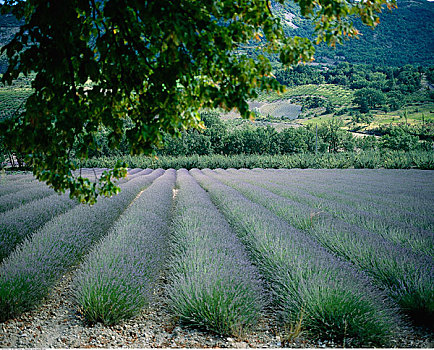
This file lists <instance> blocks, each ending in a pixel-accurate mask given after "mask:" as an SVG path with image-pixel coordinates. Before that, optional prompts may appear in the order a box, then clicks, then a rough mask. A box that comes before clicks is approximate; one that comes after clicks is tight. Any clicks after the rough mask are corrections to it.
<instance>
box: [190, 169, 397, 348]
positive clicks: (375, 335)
mask: <svg viewBox="0 0 434 350" xmlns="http://www.w3.org/2000/svg"><path fill="white" fill-rule="evenodd" d="M191 173H192V174H193V176H194V177H195V178H196V179H197V180H198V181H199V183H200V184H201V185H202V186H203V187H204V188H205V189H206V190H207V191H208V192H209V193H210V195H211V197H212V199H213V201H214V202H215V203H216V204H217V206H218V207H219V208H220V209H221V210H222V211H223V213H224V214H225V216H226V217H227V219H228V220H229V221H230V222H231V224H232V225H233V226H234V227H235V228H236V229H237V232H238V234H239V237H241V239H242V241H243V242H244V244H245V246H246V247H248V249H249V252H250V254H251V258H252V259H253V260H254V261H255V264H256V265H257V266H258V268H259V269H260V271H261V272H262V274H263V276H264V277H265V278H266V279H267V282H268V284H269V286H270V289H271V292H272V295H273V300H274V302H275V304H276V307H278V308H279V310H280V315H281V317H282V320H283V322H285V323H290V324H294V323H297V322H300V321H301V324H302V329H303V331H304V332H306V333H308V334H309V335H310V336H312V337H313V338H327V339H333V340H335V341H338V342H342V343H345V344H347V345H352V346H362V345H363V346H373V345H386V344H387V343H388V342H389V340H390V337H391V336H392V334H394V332H395V331H396V325H397V324H398V323H399V321H398V319H397V317H396V315H397V312H396V309H395V307H393V306H392V304H391V302H390V301H388V300H387V298H386V297H385V296H384V295H383V294H382V293H381V292H380V291H379V290H378V289H375V288H374V287H372V285H371V283H372V281H371V280H370V279H368V278H367V277H366V276H365V275H364V274H362V273H360V272H358V271H356V270H354V269H353V268H352V266H351V265H350V264H347V263H345V262H343V261H341V260H340V259H338V258H336V257H335V256H333V255H331V254H329V253H328V252H327V251H326V250H325V249H324V248H322V247H321V246H320V245H318V244H317V243H316V242H315V241H314V240H312V239H310V238H309V237H308V236H306V235H305V234H303V233H302V232H300V231H298V230H296V229H295V228H294V227H292V226H290V225H288V223H286V222H285V221H283V220H281V219H279V218H278V217H276V216H275V215H273V214H272V213H271V212H270V211H268V210H267V209H265V208H264V207H262V206H260V205H258V204H256V203H253V202H251V201H249V200H247V199H246V198H245V197H243V196H242V195H241V194H240V193H239V192H237V191H236V190H234V189H232V188H230V187H228V186H225V185H224V184H222V183H221V182H218V181H217V180H215V179H213V178H211V177H209V176H205V175H204V174H203V173H201V172H200V171H198V170H191ZM253 214H254V215H253Z"/></svg>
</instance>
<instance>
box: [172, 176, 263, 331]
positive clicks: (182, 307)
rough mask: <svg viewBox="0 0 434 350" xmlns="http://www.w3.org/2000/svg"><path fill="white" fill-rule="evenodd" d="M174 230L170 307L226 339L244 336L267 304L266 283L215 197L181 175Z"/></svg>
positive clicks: (185, 319)
mask: <svg viewBox="0 0 434 350" xmlns="http://www.w3.org/2000/svg"><path fill="white" fill-rule="evenodd" d="M177 185H178V187H179V192H178V194H177V197H176V198H177V200H176V210H175V218H174V223H173V227H172V230H171V231H172V249H171V250H172V251H173V253H174V254H173V256H172V258H171V259H170V262H169V267H170V274H169V280H170V286H169V288H168V295H169V299H170V308H171V310H172V312H173V314H174V316H175V317H179V319H180V320H181V322H183V323H185V324H188V325H192V326H197V327H201V328H205V329H208V330H211V331H214V332H217V333H219V334H222V335H233V334H239V333H240V332H241V331H242V330H243V329H246V328H248V327H249V326H251V325H252V324H255V322H256V321H257V320H258V317H259V316H260V314H261V310H262V308H263V306H264V297H263V291H262V288H261V282H260V279H259V276H258V273H257V272H256V270H255V268H254V267H253V266H252V265H251V263H250V262H249V259H248V256H247V254H246V251H245V249H244V247H243V246H242V244H241V243H240V241H239V240H238V239H237V237H236V235H235V233H233V232H232V231H231V229H230V227H229V225H228V223H227V222H226V220H225V219H224V217H223V216H222V215H221V214H220V213H219V212H218V210H217V208H216V207H215V206H214V205H213V204H212V203H211V200H210V198H209V196H208V195H207V194H206V192H205V191H204V190H203V189H202V188H201V187H200V186H199V185H198V184H197V182H196V181H195V180H194V179H193V178H192V177H191V175H189V173H188V171H187V170H185V169H184V170H179V171H178V181H177Z"/></svg>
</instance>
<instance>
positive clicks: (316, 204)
mask: <svg viewBox="0 0 434 350" xmlns="http://www.w3.org/2000/svg"><path fill="white" fill-rule="evenodd" d="M100 174H101V170H100V169H97V170H96V171H94V170H92V169H83V171H82V175H83V176H87V177H90V178H92V177H94V176H98V175H100ZM120 186H121V188H122V192H121V194H119V195H118V196H115V197H113V198H101V199H99V201H98V202H97V204H96V205H94V206H92V207H89V206H83V205H78V204H77V203H75V202H74V201H72V200H70V199H69V198H68V197H67V195H62V196H58V195H56V194H53V193H52V192H51V191H50V190H47V189H46V188H45V187H44V186H43V185H41V184H40V183H38V182H36V181H34V179H33V178H32V177H31V176H30V175H10V176H7V177H6V178H3V179H1V182H0V262H1V263H0V315H1V316H0V318H1V322H0V329H3V331H4V332H3V334H2V332H0V346H3V347H4V346H8V347H19V346H20V344H24V343H20V342H19V340H17V339H18V338H10V337H8V336H7V333H6V332H7V330H8V329H9V330H10V329H11V328H8V327H10V325H11V324H14V322H22V320H23V319H24V320H31V321H28V322H29V325H32V324H33V325H34V327H39V328H38V329H39V331H40V330H41V329H42V328H41V326H39V324H40V323H37V321H35V320H37V318H38V315H39V314H44V315H46V314H47V311H46V310H47V309H49V307H54V306H49V305H52V304H53V302H52V301H50V300H52V299H53V298H55V297H56V295H64V297H63V299H64V300H63V301H62V303H63V302H65V303H68V305H70V307H69V308H70V309H69V311H68V315H67V316H64V315H63V316H62V317H60V318H59V319H58V320H57V319H53V320H50V322H51V323H50V324H51V326H47V329H43V331H42V332H39V331H37V332H35V333H34V335H33V337H32V338H31V339H28V340H27V343H25V344H26V346H27V347H28V346H41V345H42V346H44V345H45V346H48V345H50V344H48V343H44V342H43V341H42V340H40V339H47V338H44V336H45V337H46V334H47V333H50V332H53V329H58V328H59V327H60V325H61V324H64V323H65V322H69V323H71V322H72V323H73V324H74V327H79V329H81V331H80V332H79V333H77V339H78V340H77V339H76V340H77V343H68V342H66V343H65V341H63V345H66V346H68V345H70V346H81V347H83V346H90V345H92V343H89V342H90V339H91V338H92V337H89V336H87V338H89V339H88V340H87V342H86V339H87V338H86V339H84V338H83V339H82V338H80V337H84V335H83V334H87V333H86V332H89V330H91V329H93V328H92V327H93V326H92V325H93V324H95V323H96V324H101V323H102V324H103V325H101V327H103V329H107V330H110V331H113V330H116V329H118V328H113V327H117V326H115V325H118V324H121V325H122V324H128V322H130V321H129V320H131V319H132V320H134V319H140V317H143V315H147V314H150V313H153V312H154V311H155V308H156V305H159V306H158V307H159V308H160V309H159V311H158V312H157V314H159V315H161V314H167V315H168V316H167V317H168V319H169V321H167V320H166V319H164V317H162V316H160V318H159V321H158V320H157V323H158V322H160V323H161V324H163V323H164V331H162V332H165V334H172V333H176V334H179V333H180V332H182V331H183V330H185V329H197V330H198V332H200V333H201V334H208V335H207V336H206V337H219V336H220V337H234V338H236V339H241V340H244V341H245V344H247V345H246V346H248V345H249V344H250V346H256V347H261V346H280V345H284V346H291V345H294V344H295V343H293V341H294V340H295V339H299V340H300V339H301V340H302V341H303V344H307V346H316V345H317V344H324V342H325V344H334V345H335V346H343V345H344V346H370V347H373V346H380V347H384V346H407V345H411V344H412V345H413V347H415V346H430V344H431V345H432V341H433V339H434V337H433V333H432V331H433V330H432V328H429V327H432V324H434V317H433V308H434V287H433V286H434V262H433V257H434V244H433V243H434V216H433V215H432V213H433V212H434V172H432V171H421V170H385V169H378V170H355V169H352V170H350V169H345V170H300V169H292V170H285V169H268V170H267V169H253V170H247V169H240V170H234V169H228V170H222V169H216V170H209V169H204V170H198V169H193V170H190V171H187V170H185V169H181V170H178V171H175V170H173V169H169V170H162V169H156V170H151V169H144V170H142V169H131V170H130V171H129V175H128V178H127V179H126V180H122V181H121V183H120ZM65 281H66V282H65ZM66 291H67V292H66ZM152 310H154V311H152ZM52 314H53V315H54V314H55V312H54V311H53V312H52ZM44 317H45V316H44ZM35 322H36V323H35ZM38 322H39V321H38ZM16 324H18V323H16ZM36 324H38V326H35V325H36ZM47 324H48V323H47ZM421 325H422V326H423V327H428V328H423V329H424V342H423V343H422V342H419V343H411V344H410V343H408V342H407V341H406V339H408V338H412V337H413V338H414V337H415V334H416V333H417V334H419V333H418V332H419V330H420V329H421V328H418V327H419V326H421ZM17 327H18V326H17ZM28 327H29V328H31V326H28ZM71 327H72V326H71ZM104 327H106V328H104ZM121 327H122V326H121ZM122 329H123V328H122ZM264 329H269V330H273V332H274V335H276V336H277V338H276V339H279V341H278V342H275V343H273V342H270V341H269V339H268V338H267V339H265V337H269V334H268V335H265V333H264V338H262V340H261V337H258V334H262V333H261V332H263V330H264ZM143 332H145V333H146V331H143ZM267 332H268V331H267ZM145 333H143V334H145ZM44 334H45V335H44ZM143 337H145V335H143ZM170 337H171V338H170V339H169V340H168V341H167V342H162V343H159V344H158V345H156V346H186V344H185V343H182V341H181V340H177V339H179V337H178V338H177V337H176V336H175V335H173V334H172V335H170ZM206 337H205V336H204V338H203V339H205V338H206ZM252 337H256V338H255V339H256V340H255V342H253V341H250V340H251V339H252ZM115 338H116V337H114V338H113V339H115ZM14 339H15V340H14ZM56 339H57V338H56ZM59 339H61V337H59ZM220 339H223V338H220ZM224 339H226V338H224ZM227 339H232V338H227ZM249 339H250V340H249ZM139 340H140V336H139V337H136V343H131V346H133V347H140V346H141V344H142V345H143V344H145V345H146V344H147V345H148V346H150V344H151V345H152V346H154V345H155V344H154V343H140V341H139ZM45 341H47V340H45ZM59 341H60V340H59ZM113 341H115V340H113ZM261 341H263V343H261ZM60 344H61V345H62V343H60ZM105 344H107V345H109V346H110V344H111V346H120V345H125V344H120V345H119V344H117V343H105ZM298 344H299V345H300V343H298ZM214 345H215V346H223V345H222V343H218V342H217V343H215V344H214ZM229 345H230V344H229ZM196 346H208V345H207V344H205V343H203V344H201V343H198V344H196Z"/></svg>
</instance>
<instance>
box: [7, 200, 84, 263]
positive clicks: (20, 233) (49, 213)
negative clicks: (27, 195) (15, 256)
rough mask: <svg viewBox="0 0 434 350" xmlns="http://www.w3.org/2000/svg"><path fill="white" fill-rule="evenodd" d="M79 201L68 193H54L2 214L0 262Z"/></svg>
mask: <svg viewBox="0 0 434 350" xmlns="http://www.w3.org/2000/svg"><path fill="white" fill-rule="evenodd" d="M77 204H78V203H77V202H75V201H73V200H70V199H69V198H68V195H67V194H64V195H57V194H53V195H51V196H49V197H45V198H42V199H39V200H35V201H32V202H30V203H27V204H24V205H22V206H20V207H18V208H15V209H12V210H9V211H6V212H4V213H1V214H0V262H2V261H3V259H5V258H6V257H7V256H8V255H9V254H10V253H12V251H13V250H14V248H15V247H16V246H17V245H18V244H19V243H21V242H22V241H23V240H24V239H25V238H27V237H28V236H30V235H31V234H32V233H33V232H35V231H36V230H37V229H38V228H40V227H41V226H42V225H44V224H45V223H46V222H47V221H49V220H50V219H52V218H54V217H56V216H57V215H60V214H62V213H64V212H66V211H67V210H69V209H71V208H72V207H73V206H75V205H77Z"/></svg>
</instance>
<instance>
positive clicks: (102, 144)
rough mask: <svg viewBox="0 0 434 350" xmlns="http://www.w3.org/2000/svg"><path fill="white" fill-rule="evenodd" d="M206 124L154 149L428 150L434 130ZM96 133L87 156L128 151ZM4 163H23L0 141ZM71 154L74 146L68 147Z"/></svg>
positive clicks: (194, 152) (214, 118)
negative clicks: (373, 131)
mask: <svg viewBox="0 0 434 350" xmlns="http://www.w3.org/2000/svg"><path fill="white" fill-rule="evenodd" d="M201 118H202V120H203V121H204V124H205V127H206V128H205V129H204V130H203V131H202V132H199V131H197V130H189V131H186V132H183V133H182V134H181V136H180V137H179V138H173V137H169V136H168V135H167V136H166V138H165V140H164V144H165V146H164V147H163V148H161V149H156V153H157V155H160V156H175V157H182V156H187V157H189V156H211V155H225V156H233V155H243V154H244V155H290V154H315V153H318V154H324V153H341V152H354V151H378V150H396V151H432V150H433V145H434V135H433V133H432V131H431V130H429V129H427V127H426V126H425V127H424V126H421V127H409V126H383V127H381V128H379V129H378V130H377V134H381V135H382V137H381V138H378V137H376V136H374V135H371V136H366V137H354V136H353V135H352V134H351V133H349V132H347V131H345V130H342V129H341V126H342V122H341V121H340V119H338V118H335V119H333V120H332V121H330V122H327V123H322V124H319V125H318V126H314V125H309V126H306V127H303V126H301V127H298V128H287V129H283V130H281V131H277V130H276V129H275V128H274V127H271V126H266V127H262V126H261V127H256V126H252V125H249V124H244V125H242V126H241V127H237V128H232V127H230V126H229V124H228V123H227V122H225V121H223V120H222V119H221V118H220V116H219V114H218V113H216V112H202V113H201ZM96 138H97V145H98V148H96V149H95V148H94V149H89V150H88V152H89V158H101V157H110V158H118V157H124V156H127V155H129V153H130V151H129V145H128V142H127V140H126V138H124V139H123V140H122V141H121V142H120V147H119V149H117V150H112V149H110V147H109V142H110V140H109V133H108V131H100V132H99V133H98V135H96ZM0 154H2V155H3V156H2V157H3V158H2V159H1V161H3V162H8V161H9V162H11V163H12V162H14V163H15V165H16V166H22V165H23V164H22V157H21V156H20V155H17V154H14V155H13V154H11V153H10V152H8V151H7V150H6V149H5V148H4V147H3V148H2V146H1V140H0ZM71 156H72V157H73V156H74V150H72V152H71Z"/></svg>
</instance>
